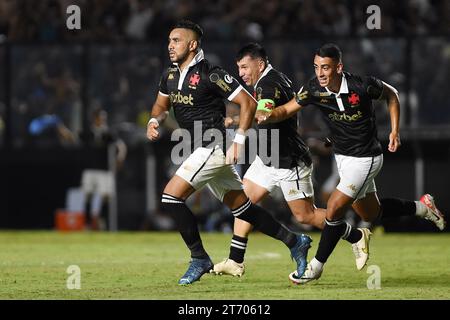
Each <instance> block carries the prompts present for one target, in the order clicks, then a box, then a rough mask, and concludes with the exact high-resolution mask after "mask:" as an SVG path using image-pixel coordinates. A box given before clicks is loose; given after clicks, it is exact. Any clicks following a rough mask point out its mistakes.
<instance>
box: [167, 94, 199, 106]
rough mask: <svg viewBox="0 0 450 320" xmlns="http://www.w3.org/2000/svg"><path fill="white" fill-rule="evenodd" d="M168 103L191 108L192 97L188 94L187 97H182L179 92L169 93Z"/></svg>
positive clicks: (192, 103)
mask: <svg viewBox="0 0 450 320" xmlns="http://www.w3.org/2000/svg"><path fill="white" fill-rule="evenodd" d="M169 99H170V102H171V103H172V104H173V103H182V104H188V105H191V106H193V105H194V97H193V96H192V95H191V94H189V95H188V96H184V95H182V94H181V93H180V92H178V93H176V94H175V93H171V94H170V96H169Z"/></svg>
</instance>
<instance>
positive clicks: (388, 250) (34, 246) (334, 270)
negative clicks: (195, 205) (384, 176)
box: [0, 231, 450, 300]
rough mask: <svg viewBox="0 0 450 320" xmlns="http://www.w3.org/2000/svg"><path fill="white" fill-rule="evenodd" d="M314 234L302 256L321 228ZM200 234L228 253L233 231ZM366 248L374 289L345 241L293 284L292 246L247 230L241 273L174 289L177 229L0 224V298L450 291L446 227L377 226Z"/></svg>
mask: <svg viewBox="0 0 450 320" xmlns="http://www.w3.org/2000/svg"><path fill="white" fill-rule="evenodd" d="M312 237H313V239H314V242H313V247H312V249H311V251H310V253H309V258H311V257H312V256H313V255H314V253H315V251H316V249H317V244H318V241H319V237H320V234H319V233H312ZM202 238H203V243H204V245H205V247H206V249H207V250H208V252H209V253H210V255H211V257H212V259H213V261H214V262H215V263H217V262H219V261H221V260H222V259H223V258H225V257H227V256H228V250H229V243H230V240H231V234H221V233H203V234H202ZM370 251H371V256H370V259H369V263H368V265H369V266H371V265H376V266H378V267H379V270H380V272H381V273H380V287H381V288H380V289H368V285H367V283H368V281H369V283H374V282H373V281H371V280H370V279H369V277H371V276H373V275H374V274H371V273H367V271H368V269H367V267H366V268H365V269H363V270H362V271H357V270H356V267H355V262H354V259H353V253H352V251H351V246H350V245H349V244H348V243H347V242H345V241H340V242H339V243H338V246H337V248H336V250H335V252H334V253H333V255H332V256H331V257H330V260H329V262H328V263H327V265H326V268H325V271H324V274H323V275H322V278H321V279H320V280H319V281H315V282H312V283H309V284H307V285H303V286H295V285H293V284H291V283H290V282H289V280H288V274H289V273H290V272H291V271H293V270H294V269H295V264H294V262H292V261H291V260H290V256H289V250H288V249H287V248H286V247H285V246H284V245H283V244H282V243H281V242H278V241H275V240H272V239H270V238H268V237H267V236H264V235H262V234H259V233H255V234H252V235H251V236H250V238H249V245H248V249H247V255H246V274H245V275H244V276H243V277H242V278H233V277H230V276H214V275H210V274H207V275H204V276H203V277H202V278H201V281H199V282H196V283H194V284H193V285H191V286H188V287H181V286H178V285H177V281H178V279H179V277H181V275H182V274H183V273H184V271H185V270H186V268H187V265H188V262H189V255H188V251H187V249H186V248H185V245H184V243H183V242H182V240H181V237H180V236H179V235H178V234H177V233H162V232H159V233H158V232H135V233H134V232H119V233H106V232H105V233H102V232H100V233H91V232H81V233H58V232H44V231H42V232H41V231H35V232H13V231H2V232H0V299H152V300H169V299H174V300H186V299H189V300H197V299H199V300H200V299H202V300H203V299H208V300H210V299H215V300H222V299H223V300H225V299H226V300H228V299H230V300H233V299H244V300H245V299H267V300H278V299H282V300H302V299H364V300H365V299H450V234H448V233H446V234H438V233H436V234H383V233H382V232H376V233H375V235H374V236H373V237H372V241H371V246H370ZM70 265H77V266H78V267H79V268H80V272H81V273H80V285H81V288H80V289H68V288H67V279H68V277H70V276H71V274H69V273H67V268H68V267H69V266H70ZM69 282H70V281H69ZM71 283H72V282H71Z"/></svg>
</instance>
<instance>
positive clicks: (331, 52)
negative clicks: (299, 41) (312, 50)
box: [316, 43, 342, 62]
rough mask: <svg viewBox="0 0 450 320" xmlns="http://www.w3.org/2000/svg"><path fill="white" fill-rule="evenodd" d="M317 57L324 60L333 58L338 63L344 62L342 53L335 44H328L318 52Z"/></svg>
mask: <svg viewBox="0 0 450 320" xmlns="http://www.w3.org/2000/svg"><path fill="white" fill-rule="evenodd" d="M316 55H318V56H319V57H322V58H325V57H327V58H331V59H333V60H335V61H337V62H341V61H342V51H341V49H339V47H338V46H337V45H335V44H334V43H326V44H324V45H323V46H321V47H320V48H319V49H317V51H316Z"/></svg>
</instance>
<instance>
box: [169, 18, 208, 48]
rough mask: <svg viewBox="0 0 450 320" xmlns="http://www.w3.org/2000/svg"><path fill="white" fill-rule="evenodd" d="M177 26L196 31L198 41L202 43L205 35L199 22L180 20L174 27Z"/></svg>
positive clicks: (199, 43)
mask: <svg viewBox="0 0 450 320" xmlns="http://www.w3.org/2000/svg"><path fill="white" fill-rule="evenodd" d="M177 28H181V29H189V30H192V31H194V33H195V35H196V37H197V39H196V40H197V41H198V45H199V46H200V45H201V42H202V37H203V29H202V27H200V26H199V25H198V24H196V23H195V22H192V21H191V20H180V21H178V22H177V23H176V24H175V25H174V27H173V28H172V30H173V29H177Z"/></svg>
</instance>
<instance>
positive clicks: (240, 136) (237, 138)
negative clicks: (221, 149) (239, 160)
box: [233, 133, 245, 144]
mask: <svg viewBox="0 0 450 320" xmlns="http://www.w3.org/2000/svg"><path fill="white" fill-rule="evenodd" d="M233 142H236V143H239V144H244V143H245V136H244V135H243V134H240V133H236V135H235V136H234V139H233Z"/></svg>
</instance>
